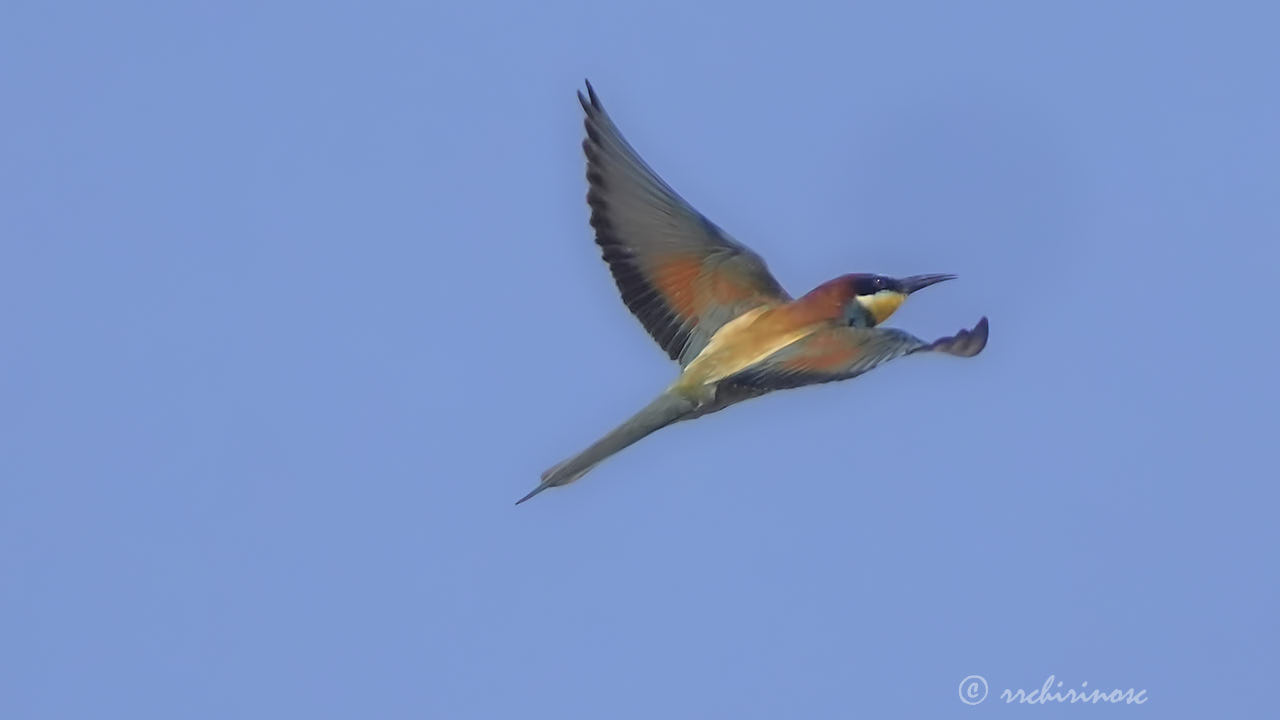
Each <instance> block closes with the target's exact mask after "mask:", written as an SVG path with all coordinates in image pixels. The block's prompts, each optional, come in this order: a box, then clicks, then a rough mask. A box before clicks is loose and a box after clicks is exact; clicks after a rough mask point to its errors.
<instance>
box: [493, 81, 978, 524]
mask: <svg viewBox="0 0 1280 720" xmlns="http://www.w3.org/2000/svg"><path fill="white" fill-rule="evenodd" d="M578 101H579V102H581V103H582V109H583V110H584V111H585V112H586V120H585V125H586V129H587V137H586V139H585V140H584V141H583V142H582V148H583V150H584V151H585V152H586V155H587V183H588V185H589V189H588V191H587V204H588V205H590V206H591V226H592V227H593V228H595V233H596V244H598V245H599V246H600V248H601V251H602V255H603V257H604V261H605V262H606V263H607V264H608V265H609V271H610V272H611V273H613V279H614V281H615V282H616V283H617V285H618V291H619V292H620V293H621V294H622V301H623V302H624V303H626V305H627V307H628V308H629V309H630V310H631V312H632V313H633V314H634V315H635V316H636V318H638V319H639V320H640V323H641V324H642V325H644V329H645V330H647V331H648V332H649V334H650V335H652V336H653V339H654V340H656V341H657V343H658V345H660V346H661V347H662V349H663V350H665V351H666V352H667V354H668V355H670V356H671V359H672V360H675V361H677V362H679V363H680V368H681V371H680V375H679V377H677V378H676V380H675V382H673V383H672V384H671V385H670V386H669V387H668V388H667V389H666V390H663V391H662V393H661V394H659V395H658V397H657V398H655V399H654V400H653V401H652V402H650V403H649V404H648V405H647V406H646V407H645V408H644V409H642V410H641V411H640V412H638V413H636V414H635V415H634V416H633V417H632V418H631V419H630V420H627V421H626V422H624V423H623V424H622V425H619V426H618V427H617V428H615V429H614V430H613V431H612V432H610V433H608V434H607V435H605V436H604V437H602V438H600V439H599V440H597V441H596V442H595V443H594V444H592V445H591V446H590V447H588V448H587V449H585V450H583V451H582V452H580V453H578V454H577V455H574V456H573V457H571V458H569V459H567V460H565V461H563V462H561V463H559V464H557V465H555V466H553V467H551V468H550V469H549V470H547V471H546V472H544V473H543V474H542V482H541V483H540V484H539V485H538V486H537V487H536V488H534V489H533V491H532V492H530V493H529V494H528V495H525V496H524V497H522V498H520V499H519V500H517V501H516V504H517V505H519V504H520V503H522V502H524V501H525V500H528V499H529V498H531V497H533V496H534V495H537V494H538V493H540V492H542V491H543V490H546V489H547V488H553V487H559V486H561V485H568V484H569V483H571V482H573V481H574V480H577V479H578V478H580V477H582V476H583V475H585V474H586V473H587V472H589V471H590V470H591V469H592V468H594V467H595V466H596V465H599V464H600V463H601V462H603V461H604V460H605V459H606V458H608V457H609V456H611V455H613V454H614V453H617V452H618V451H620V450H622V449H624V448H626V447H628V446H630V445H631V444H633V443H635V442H636V441H638V440H640V439H641V438H644V437H646V436H647V435H649V434H650V433H652V432H654V431H656V430H659V429H661V428H663V427H666V426H667V425H670V424H672V423H675V422H679V421H681V420H690V419H693V418H696V417H700V416H702V415H706V414H708V413H713V412H716V411H717V410H723V409H724V408H726V407H729V406H730V405H733V404H735V403H739V402H742V401H743V400H748V399H751V398H754V397H759V396H761V395H764V394H765V393H768V392H772V391H774V390H783V389H786V388H795V387H801V386H803V385H813V384H816V383H825V382H832V381H834V380H847V379H849V378H853V377H857V376H858V375H861V374H862V373H864V372H866V371H868V370H870V369H872V368H874V367H876V366H877V365H880V364H882V363H885V362H888V361H890V360H893V359H894V358H898V357H902V356H903V355H911V354H914V353H920V352H942V353H947V354H950V355H956V356H959V357H973V356H974V355H977V354H978V353H980V352H982V349H983V348H984V347H986V344H987V319H986V318H985V317H983V318H982V319H981V320H979V321H978V324H977V325H975V326H974V327H973V329H971V330H961V331H960V332H958V333H956V334H955V335H952V336H950V337H944V338H940V339H938V340H934V341H933V342H925V341H923V340H920V339H919V338H917V337H915V336H913V335H911V334H909V333H906V332H903V331H902V330H897V329H894V328H886V327H882V326H881V323H883V322H884V321H885V320H886V319H888V317H889V316H890V315H892V314H893V313H894V311H895V310H897V309H898V307H899V306H901V305H902V303H903V301H904V300H906V299H907V296H908V295H910V294H912V293H914V292H916V291H918V290H920V289H922V288H926V287H929V286H930V285H933V284H935V283H939V282H942V281H944V280H951V279H952V278H954V277H955V276H954V275H912V276H910V277H903V278H894V277H886V276H884V275H874V274H867V273H854V274H850V275H841V276H840V277H838V278H835V279H834V280H829V281H827V282H825V283H823V284H821V285H819V286H818V287H816V288H814V289H813V290H811V291H809V292H808V293H807V294H805V295H803V296H802V297H799V298H794V299H793V298H792V297H791V296H790V295H788V294H787V291H786V290H783V289H782V286H781V285H780V284H778V281H777V280H775V279H774V277H773V275H771V274H770V273H769V270H768V268H767V267H765V264H764V260H762V259H761V258H760V256H759V255H757V254H756V253H754V252H753V251H752V250H751V249H750V248H748V247H747V246H745V245H743V244H742V243H740V242H738V241H737V240H734V239H733V238H732V237H731V236H730V235H729V234H728V233H726V232H725V231H724V230H721V229H720V228H719V227H718V226H716V225H715V224H714V223H712V222H711V221H710V220H708V219H707V218H706V217H704V216H703V215H702V214H701V213H699V212H698V211H697V210H695V209H694V208H693V206H691V205H690V204H689V203H688V202H686V201H685V200H684V199H683V198H681V197H680V196H679V195H677V194H676V192H675V191H674V190H672V189H671V187H670V186H669V185H667V184H666V183H665V182H663V180H662V178H660V177H658V175H657V173H655V172H654V171H653V170H652V169H650V168H649V166H648V165H647V164H645V162H644V160H642V159H641V158H640V155H639V154H637V153H636V151H635V150H634V149H632V147H631V145H630V144H628V143H627V141H626V140H625V139H623V137H622V133H621V132H619V131H618V128H617V126H616V125H614V124H613V120H611V119H610V118H609V115H608V113H606V112H605V110H604V106H603V105H601V103H600V98H598V97H597V96H596V93H595V90H594V89H593V88H592V87H591V83H590V82H588V83H587V94H586V96H583V94H582V92H581V91H579V92H578Z"/></svg>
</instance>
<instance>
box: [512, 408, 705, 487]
mask: <svg viewBox="0 0 1280 720" xmlns="http://www.w3.org/2000/svg"><path fill="white" fill-rule="evenodd" d="M694 407H695V405H694V402H693V401H692V400H689V399H687V398H684V397H681V396H679V395H676V394H673V393H669V392H666V393H663V394H661V395H659V396H658V397H657V398H655V399H654V401H653V402H651V403H649V404H648V405H646V406H645V408H644V409H643V410H641V411H640V412H638V413H636V414H635V415H633V416H632V417H631V419H630V420H628V421H626V422H624V423H622V424H621V425H619V426H618V427H616V428H614V429H613V431H612V432H610V433H609V434H608V435H605V436H604V437H602V438H600V439H599V440H597V441H595V442H594V443H593V444H592V445H591V447H588V448H587V449H586V450H583V451H582V452H580V453H578V454H577V455H574V456H573V457H571V458H569V459H568V460H565V461H564V462H562V463H559V464H558V465H553V466H552V467H551V468H549V469H548V470H547V471H546V472H544V473H542V483H541V484H540V485H538V487H536V488H534V489H533V492H531V493H529V494H528V495H525V496H524V497H522V498H520V499H519V500H517V501H516V504H517V505H519V504H520V503H522V502H524V501H525V500H528V499H529V498H531V497H533V496H534V495H537V494H538V493H540V492H542V491H543V490H546V489H547V488H551V487H558V486H560V485H568V484H569V483H571V482H573V481H574V480H577V479H578V478H580V477H582V476H583V475H586V474H587V473H588V472H590V471H591V469H592V468H594V467H595V466H596V465H599V464H600V463H601V462H604V460H605V458H607V457H609V456H610V455H613V454H614V453H616V452H618V451H619V450H622V449H623V448H626V447H628V446H629V445H631V444H633V443H635V442H636V441H638V440H640V439H641V438H644V437H645V436H647V435H649V434H650V433H652V432H654V431H655V430H659V429H661V428H664V427H666V426H667V425H670V424H671V423H673V422H676V421H677V420H681V419H683V418H684V417H685V416H686V415H688V414H689V413H690V412H692V411H693V409H694Z"/></svg>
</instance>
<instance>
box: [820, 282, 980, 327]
mask: <svg viewBox="0 0 1280 720" xmlns="http://www.w3.org/2000/svg"><path fill="white" fill-rule="evenodd" d="M954 278H955V275H912V276H910V277H904V278H893V277H887V276H885V275H871V274H867V273H858V274H855V275H846V276H845V280H846V281H847V282H848V285H847V288H848V290H847V292H848V293H849V296H850V298H851V299H850V302H849V305H848V307H847V309H846V311H845V312H846V315H847V319H848V321H849V324H850V325H853V326H856V327H875V326H876V325H879V324H880V323H882V322H884V321H885V320H888V319H889V316H890V315H892V314H893V313H894V312H895V311H896V310H897V309H898V308H899V307H901V306H902V303H903V302H904V301H906V299H907V296H908V295H910V294H911V293H913V292H915V291H917V290H920V289H923V288H927V287H929V286H930V285H934V284H936V283H940V282H942V281H943V280H951V279H954Z"/></svg>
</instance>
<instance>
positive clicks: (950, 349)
mask: <svg viewBox="0 0 1280 720" xmlns="http://www.w3.org/2000/svg"><path fill="white" fill-rule="evenodd" d="M989 334H990V323H989V322H988V321H987V316H986V315H983V316H982V318H981V319H980V320H978V322H977V324H976V325H974V326H973V327H972V328H970V329H968V330H961V331H960V332H958V333H956V334H955V335H951V336H950V337H944V338H939V339H938V340H935V341H934V342H933V343H931V344H930V345H928V346H927V348H928V349H929V350H934V351H938V352H944V353H947V354H948V355H955V356H956V357H973V356H974V355H977V354H978V353H980V352H982V351H983V350H984V349H986V347H987V337H988V336H989Z"/></svg>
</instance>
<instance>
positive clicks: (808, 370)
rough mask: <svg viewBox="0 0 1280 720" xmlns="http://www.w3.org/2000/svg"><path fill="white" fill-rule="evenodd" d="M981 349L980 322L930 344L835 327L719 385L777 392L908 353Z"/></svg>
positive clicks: (886, 331)
mask: <svg viewBox="0 0 1280 720" xmlns="http://www.w3.org/2000/svg"><path fill="white" fill-rule="evenodd" d="M986 346H987V319H986V318H985V317H984V318H982V319H981V320H979V321H978V324H977V325H975V326H974V327H973V329H972V330H961V331H960V332H958V333H956V334H955V335H951V336H948V337H944V338H939V339H937V340H935V341H933V342H931V343H928V342H925V341H923V340H921V339H920V338H917V337H915V336H914V335H911V334H910V333H906V332H903V331H901V330H897V329H894V328H856V327H834V328H830V329H827V330H820V331H818V332H816V333H814V334H812V335H810V336H808V337H806V338H804V339H803V340H799V341H797V342H795V343H792V344H791V345H788V346H787V347H785V348H783V349H781V350H779V351H778V352H776V353H774V354H773V355H770V356H769V357H767V358H765V359H764V360H762V361H760V362H759V363H758V364H756V365H753V366H752V367H750V368H747V369H746V370H743V371H741V372H739V373H737V374H735V375H733V376H731V377H729V378H726V379H725V381H724V382H726V383H729V384H731V385H734V386H741V387H744V388H752V389H756V390H762V391H768V390H782V389H784V388H795V387H801V386H803V385H813V384H815V383H824V382H832V381H834V380H846V379H848V378H852V377H857V376H858V375H861V374H862V373H864V372H866V371H868V370H870V369H872V368H874V367H876V366H877V365H880V364H882V363H886V362H888V361H890V360H893V359H894V358H898V357H902V356H903V355H910V354H911V353H917V352H944V353H947V354H949V355H957V356H959V357H973V356H974V355H977V354H978V353H980V352H982V349H983V348H984V347H986Z"/></svg>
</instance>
